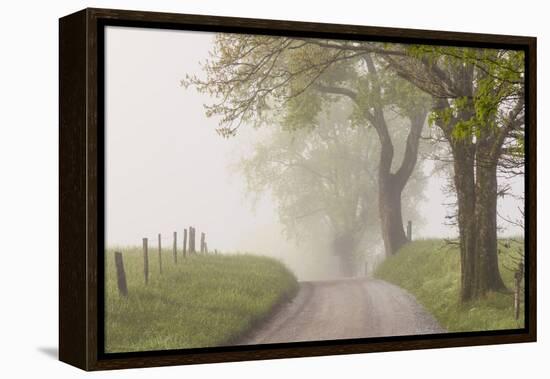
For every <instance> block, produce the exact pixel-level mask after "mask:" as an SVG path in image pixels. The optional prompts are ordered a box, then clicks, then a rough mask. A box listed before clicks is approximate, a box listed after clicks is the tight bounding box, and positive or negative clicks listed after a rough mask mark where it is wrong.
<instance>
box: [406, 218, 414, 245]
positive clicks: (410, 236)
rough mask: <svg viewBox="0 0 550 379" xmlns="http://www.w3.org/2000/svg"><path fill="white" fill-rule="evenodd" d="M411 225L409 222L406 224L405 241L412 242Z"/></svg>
mask: <svg viewBox="0 0 550 379" xmlns="http://www.w3.org/2000/svg"><path fill="white" fill-rule="evenodd" d="M412 231H413V223H412V221H411V220H409V221H408V222H407V239H408V240H409V242H412Z"/></svg>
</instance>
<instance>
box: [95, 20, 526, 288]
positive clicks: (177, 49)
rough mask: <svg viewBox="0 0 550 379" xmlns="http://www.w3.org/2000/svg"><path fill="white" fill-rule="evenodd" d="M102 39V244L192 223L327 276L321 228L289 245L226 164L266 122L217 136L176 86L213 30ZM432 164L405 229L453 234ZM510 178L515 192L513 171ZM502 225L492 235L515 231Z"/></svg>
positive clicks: (505, 208)
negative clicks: (418, 218)
mask: <svg viewBox="0 0 550 379" xmlns="http://www.w3.org/2000/svg"><path fill="white" fill-rule="evenodd" d="M105 41H106V53H105V57H106V65H105V67H106V70H105V71H106V72H105V73H106V77H105V80H106V81H105V89H106V93H105V101H106V103H105V109H106V112H105V116H106V120H105V121H106V122H105V128H106V130H105V144H106V145H105V146H106V149H105V150H106V159H105V162H106V167H105V173H106V176H105V185H106V187H105V200H106V209H105V210H106V216H105V232H106V245H107V246H116V245H139V244H140V243H141V239H142V238H143V237H149V238H151V239H154V238H156V236H157V233H161V234H162V236H163V238H164V244H165V245H166V246H170V244H171V241H172V233H173V232H174V231H176V232H178V238H181V235H182V234H183V230H184V228H187V227H188V226H195V227H196V229H197V231H198V232H199V233H200V232H205V233H206V235H207V240H208V246H209V249H210V250H212V249H218V250H220V251H223V252H253V253H256V254H265V255H270V256H274V257H277V258H279V259H282V260H283V261H284V262H286V263H287V264H288V265H289V266H290V267H291V268H292V269H293V270H294V271H295V272H296V273H297V275H298V276H299V277H300V278H302V279H310V278H324V277H331V276H335V275H336V274H337V271H338V270H337V269H336V268H335V265H337V262H336V260H335V258H334V257H333V256H332V255H331V254H330V253H329V249H328V248H326V246H324V245H326V244H328V243H329V239H328V238H329V236H322V235H320V236H318V238H315V239H314V241H313V240H307V241H304V242H303V243H302V244H300V245H298V246H297V245H296V244H295V243H294V241H293V240H289V239H287V237H286V236H285V235H284V233H283V225H281V223H280V221H279V214H278V211H277V205H276V204H275V200H274V199H273V197H272V196H271V195H270V194H269V193H267V194H263V195H262V197H261V199H260V201H259V202H258V203H257V204H256V206H255V207H253V206H252V202H251V199H250V196H249V195H247V186H246V182H245V180H244V179H243V177H242V175H240V174H239V172H238V171H237V170H235V168H234V167H235V165H236V164H237V163H238V162H239V159H241V158H242V157H243V156H245V155H247V154H249V153H250V150H251V148H252V146H253V145H254V144H255V143H256V142H258V141H264V140H266V138H269V135H270V131H269V130H262V129H253V128H251V127H247V125H244V126H242V127H241V128H240V129H239V132H238V133H237V135H236V136H235V137H232V138H228V139H224V138H221V137H220V136H219V135H218V134H217V133H216V128H217V127H218V120H217V119H216V118H207V117H206V116H205V112H204V107H203V104H205V103H208V102H209V101H211V99H209V98H208V96H207V95H204V94H199V93H197V92H196V91H195V89H193V88H187V89H185V88H183V87H182V86H180V80H181V79H182V78H184V77H185V75H186V74H189V73H191V74H193V73H196V74H197V75H201V67H200V65H199V62H204V61H205V60H206V59H208V54H209V51H210V50H211V48H212V42H213V34H211V33H203V32H186V31H185V32H184V31H168V30H153V29H138V28H123V27H108V28H107V29H106V38H105ZM432 166H433V163H431V162H426V163H424V164H423V167H422V168H421V172H422V173H423V174H424V176H425V180H426V187H425V190H424V196H425V198H426V199H427V200H425V201H423V202H421V203H418V204H417V207H418V209H420V210H422V212H424V218H425V220H424V221H423V223H422V225H417V224H416V223H415V222H414V220H413V236H414V238H429V237H437V238H442V237H449V238H451V237H456V235H457V231H456V229H455V228H454V227H452V226H449V225H446V219H445V216H446V215H447V214H448V213H449V209H448V207H447V206H445V204H447V203H450V202H452V201H453V199H452V198H451V197H449V196H448V195H446V194H445V193H444V191H443V190H442V188H443V187H444V186H445V185H446V184H447V181H448V178H447V177H446V176H445V175H443V174H441V175H434V174H432ZM510 185H511V186H512V189H513V191H512V192H513V193H515V194H517V195H520V194H522V193H523V183H522V180H521V179H516V180H515V181H513V182H511V183H510ZM499 201H500V203H499V212H500V213H501V214H502V215H503V216H507V217H508V218H512V219H517V218H520V214H519V212H518V207H519V206H521V205H522V204H521V203H520V202H519V201H518V200H514V199H513V198H512V197H505V198H502V199H499ZM502 226H503V227H505V229H503V230H502V232H501V235H518V234H522V231H521V230H520V229H519V228H518V227H512V226H510V225H507V224H506V223H502ZM178 243H179V247H180V248H181V239H180V240H179V242H178Z"/></svg>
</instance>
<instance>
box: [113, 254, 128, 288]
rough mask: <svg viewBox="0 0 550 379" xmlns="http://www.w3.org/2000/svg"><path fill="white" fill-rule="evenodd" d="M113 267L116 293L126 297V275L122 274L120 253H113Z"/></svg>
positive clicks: (122, 267) (122, 266) (122, 264)
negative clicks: (114, 268) (114, 266)
mask: <svg viewBox="0 0 550 379" xmlns="http://www.w3.org/2000/svg"><path fill="white" fill-rule="evenodd" d="M115 265H116V278H117V281H116V282H117V286H118V292H119V293H120V294H121V295H122V296H124V297H127V296H128V286H127V285H126V273H125V272H124V263H123V262H122V253H120V252H118V251H115Z"/></svg>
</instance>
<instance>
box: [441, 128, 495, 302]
mask: <svg viewBox="0 0 550 379" xmlns="http://www.w3.org/2000/svg"><path fill="white" fill-rule="evenodd" d="M486 132H488V133H490V131H489V129H487V131H486ZM490 137H491V136H489V137H488V138H487V139H484V138H480V139H478V142H477V145H476V144H474V143H473V142H472V141H470V140H468V139H463V140H453V139H452V138H450V140H451V141H452V143H451V146H452V149H453V157H454V185H455V189H456V193H457V205H458V228H459V233H460V263H461V292H460V298H461V300H462V301H463V302H466V301H469V300H472V299H476V298H480V297H483V296H485V295H486V294H487V292H489V291H499V290H503V289H505V286H504V283H503V281H502V278H501V276H500V271H499V268H498V255H497V254H498V246H497V196H498V194H497V192H498V189H497V163H498V154H495V150H494V149H493V147H494V140H493V138H490Z"/></svg>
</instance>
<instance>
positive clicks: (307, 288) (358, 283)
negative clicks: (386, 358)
mask: <svg viewBox="0 0 550 379" xmlns="http://www.w3.org/2000/svg"><path fill="white" fill-rule="evenodd" d="M444 332H445V330H444V329H443V328H441V326H439V324H438V322H437V321H436V320H435V319H434V318H433V317H432V316H431V315H430V314H429V313H428V312H427V311H426V310H425V309H424V308H423V307H422V306H421V305H420V304H418V302H417V301H416V299H415V298H414V296H412V295H411V294H410V293H408V292H407V291H405V290H403V289H401V288H399V287H397V286H395V285H393V284H390V283H388V282H385V281H382V280H376V279H367V278H354V279H343V280H331V281H315V282H301V283H300V289H299V291H298V294H297V295H296V297H295V298H294V299H293V300H292V301H290V302H288V303H287V304H284V305H283V306H282V307H280V308H278V310H277V311H276V312H275V313H274V314H273V315H272V316H271V317H270V318H269V319H268V320H266V322H264V323H262V324H261V325H260V326H259V327H258V329H256V330H254V331H253V332H252V333H250V334H249V335H248V336H247V337H245V338H244V339H243V340H242V341H239V344H266V343H281V342H298V341H319V340H334V339H347V338H368V337H381V336H404V335H411V334H433V333H444Z"/></svg>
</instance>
